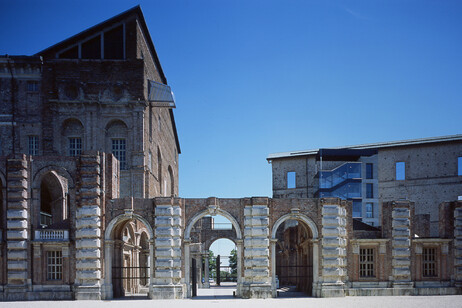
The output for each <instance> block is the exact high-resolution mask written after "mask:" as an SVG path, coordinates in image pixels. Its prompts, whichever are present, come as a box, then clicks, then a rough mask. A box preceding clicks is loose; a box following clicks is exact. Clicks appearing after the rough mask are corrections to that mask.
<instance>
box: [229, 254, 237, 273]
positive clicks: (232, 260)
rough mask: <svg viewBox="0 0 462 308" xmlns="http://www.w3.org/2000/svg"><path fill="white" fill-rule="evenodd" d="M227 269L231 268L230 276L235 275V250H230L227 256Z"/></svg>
mask: <svg viewBox="0 0 462 308" xmlns="http://www.w3.org/2000/svg"><path fill="white" fill-rule="evenodd" d="M229 267H230V268H231V276H234V277H235V276H236V275H237V251H236V248H234V249H233V250H231V252H230V254H229Z"/></svg>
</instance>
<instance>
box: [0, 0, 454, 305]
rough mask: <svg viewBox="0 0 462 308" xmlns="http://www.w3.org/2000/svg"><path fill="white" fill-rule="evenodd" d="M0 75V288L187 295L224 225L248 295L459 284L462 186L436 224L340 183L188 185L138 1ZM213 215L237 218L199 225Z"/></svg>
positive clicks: (44, 293)
mask: <svg viewBox="0 0 462 308" xmlns="http://www.w3.org/2000/svg"><path fill="white" fill-rule="evenodd" d="M0 91H1V103H2V104H1V107H0V108H1V110H0V111H1V112H0V124H1V125H0V146H1V147H0V155H1V156H0V187H1V189H0V204H1V207H0V236H1V237H0V240H1V241H0V299H1V300H33V299H77V300H81V299H112V298H117V297H123V296H126V295H128V294H133V293H137V294H145V295H146V296H147V297H148V298H151V299H161V298H186V297H191V296H192V295H193V294H194V290H195V287H196V285H194V281H195V279H192V278H195V277H196V275H194V276H193V275H192V274H193V273H194V272H196V273H199V272H201V268H200V264H201V261H202V260H201V258H202V257H203V255H204V253H206V251H207V249H208V247H209V246H210V244H211V243H212V242H213V240H215V239H216V238H219V237H227V238H230V239H231V240H232V241H234V243H235V244H236V250H237V284H236V295H237V296H238V297H243V298H266V297H275V296H277V285H278V283H279V285H291V286H294V287H295V288H297V289H298V290H300V291H303V292H306V293H307V294H308V295H312V296H318V297H321V296H322V297H325V296H345V295H401V294H413V295H419V294H459V293H461V286H462V218H461V217H462V202H458V201H454V200H455V198H454V196H453V195H452V193H449V192H448V194H447V198H450V199H452V200H448V201H452V202H446V203H444V202H443V203H441V204H440V205H439V222H438V223H437V226H438V228H437V232H438V235H437V236H436V237H429V236H428V232H427V231H426V229H425V228H422V225H424V224H420V223H418V222H419V221H422V220H419V219H421V218H419V217H420V216H419V215H416V214H415V212H416V211H417V208H416V205H415V204H414V203H413V202H410V201H393V200H390V201H389V202H384V203H383V211H384V215H382V219H383V223H382V224H381V225H382V228H381V229H377V228H375V227H372V226H370V225H367V224H364V223H361V222H360V221H357V220H354V219H353V215H352V203H351V202H350V201H347V200H341V199H340V198H332V197H325V198H306V196H302V195H300V196H294V198H274V199H270V198H266V197H253V198H241V199H219V198H215V197H210V198H207V199H183V198H179V197H178V154H179V153H180V147H179V142H178V136H177V132H176V128H175V120H174V117H173V111H172V108H173V107H175V102H174V100H173V95H172V93H171V89H170V88H169V86H168V85H167V82H166V78H165V76H164V74H163V72H162V68H161V66H160V62H159V60H158V58H157V55H156V52H155V49H154V45H153V44H152V41H151V38H150V36H149V32H148V29H147V27H146V23H145V21H144V17H143V14H142V12H141V9H140V8H139V7H135V8H133V9H130V10H128V11H126V12H124V13H122V14H120V15H118V16H115V17H113V18H111V19H109V20H107V21H105V22H103V23H101V24H98V25H96V26H94V27H92V28H90V29H88V30H85V31H83V32H82V33H80V34H77V35H75V36H73V37H71V38H69V39H67V40H65V41H63V42H61V43H59V44H56V45H54V46H52V47H50V48H47V49H46V50H44V51H42V52H39V53H38V54H37V55H34V56H2V57H0ZM454 151H455V150H454ZM350 154H351V153H350ZM403 155H404V154H403ZM457 155H460V154H457ZM399 159H404V158H399ZM379 162H380V159H379ZM274 163H275V161H273V164H274ZM443 165H444V164H443ZM449 165H451V164H449ZM451 166H452V165H451ZM273 167H274V165H273ZM379 167H380V163H379ZM405 170H406V174H412V171H407V169H405ZM286 171H290V170H286ZM295 178H296V179H297V176H296V177H295ZM298 182H299V180H297V182H296V183H298ZM448 187H449V186H448ZM296 188H297V186H296V187H295V189H296ZM390 191H393V189H391V188H390ZM392 197H393V196H390V198H392ZM215 215H221V216H223V217H225V218H226V219H228V220H229V222H230V224H231V225H232V227H231V228H230V229H229V230H226V231H216V230H215V231H216V232H215V231H213V230H204V227H203V226H205V225H206V224H207V223H206V222H207V220H208V219H210V218H208V217H209V216H215ZM209 229H210V228H209ZM204 261H205V262H206V261H207V260H206V259H205V260H204ZM194 265H196V267H195V268H194ZM204 275H207V274H206V273H204ZM198 277H201V276H200V274H198ZM204 287H206V284H205V285H204Z"/></svg>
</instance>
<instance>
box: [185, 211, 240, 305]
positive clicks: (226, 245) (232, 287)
mask: <svg viewBox="0 0 462 308" xmlns="http://www.w3.org/2000/svg"><path fill="white" fill-rule="evenodd" d="M190 230H191V232H190V239H191V243H190V244H189V247H188V253H187V255H189V262H188V268H187V269H188V270H187V272H186V274H185V276H187V277H188V278H189V279H188V295H189V296H191V297H196V296H197V297H198V298H202V299H204V298H208V297H210V296H211V295H212V294H213V296H212V297H211V298H215V297H216V294H220V298H232V297H233V294H236V295H237V296H239V294H238V291H237V286H238V284H239V283H240V279H241V278H240V277H241V275H240V264H241V258H242V256H241V250H240V249H239V248H238V247H237V246H236V241H237V240H238V239H240V231H239V232H237V231H236V229H235V225H234V224H233V223H232V222H231V221H230V220H229V219H228V218H226V217H224V216H222V215H214V216H211V215H208V214H207V213H204V214H203V215H202V217H200V218H199V219H197V220H196V221H195V223H194V225H193V226H192V227H190ZM187 235H188V234H185V236H187ZM218 255H219V256H220V257H219V258H217V257H218ZM217 262H219V263H218V264H219V265H220V266H219V267H218V266H217V265H218V264H217Z"/></svg>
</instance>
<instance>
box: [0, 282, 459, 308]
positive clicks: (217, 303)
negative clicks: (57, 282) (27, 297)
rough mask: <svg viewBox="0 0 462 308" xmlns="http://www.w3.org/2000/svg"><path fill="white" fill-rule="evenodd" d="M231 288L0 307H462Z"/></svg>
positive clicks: (449, 300)
mask: <svg viewBox="0 0 462 308" xmlns="http://www.w3.org/2000/svg"><path fill="white" fill-rule="evenodd" d="M233 291H234V288H233V287H231V286H226V285H225V286H223V287H212V288H210V289H199V290H198V297H196V298H194V299H183V300H147V299H141V298H140V299H124V300H112V301H31V302H0V308H3V307H5V308H28V307H30V308H55V307H56V308H68V307H69V308H132V307H133V308H145V307H146V308H148V307H149V308H151V307H156V308H158V307H166V308H185V307H188V308H208V307H212V308H218V307H220V308H256V307H265V308H285V307H288V308H299V307H300V308H302V307H303V308H308V307H316V308H318V307H319V308H331V307H332V308H407V307H409V308H424V307H438V308H446V307H455V308H458V307H461V308H462V295H458V296H376V297H372V296H370V297H360V296H358V297H344V298H307V297H299V298H271V299H238V298H233V296H232V294H233Z"/></svg>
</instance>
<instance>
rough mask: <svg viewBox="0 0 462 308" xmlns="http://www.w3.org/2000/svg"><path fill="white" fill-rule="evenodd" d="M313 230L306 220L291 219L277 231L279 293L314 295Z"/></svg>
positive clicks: (282, 294) (289, 295) (281, 294)
mask: <svg viewBox="0 0 462 308" xmlns="http://www.w3.org/2000/svg"><path fill="white" fill-rule="evenodd" d="M312 238H313V235H312V232H311V230H310V228H309V227H308V226H307V225H306V224H305V223H303V222H301V221H298V220H293V219H288V220H286V221H284V222H283V223H281V224H280V225H279V227H278V229H277V231H276V239H277V243H276V251H275V253H276V285H277V289H278V296H279V297H297V296H307V295H308V296H311V294H312V285H313V243H312Z"/></svg>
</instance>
